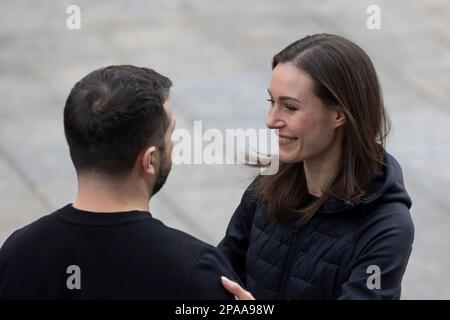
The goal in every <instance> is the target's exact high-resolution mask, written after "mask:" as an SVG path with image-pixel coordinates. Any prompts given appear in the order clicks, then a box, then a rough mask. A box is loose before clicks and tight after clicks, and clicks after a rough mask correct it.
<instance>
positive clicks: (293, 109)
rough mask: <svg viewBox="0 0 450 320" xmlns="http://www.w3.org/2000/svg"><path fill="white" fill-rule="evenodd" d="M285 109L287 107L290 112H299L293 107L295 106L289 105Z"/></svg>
mask: <svg viewBox="0 0 450 320" xmlns="http://www.w3.org/2000/svg"><path fill="white" fill-rule="evenodd" d="M284 107H285V108H286V109H288V110H289V111H295V110H297V108H296V107H293V106H291V105H289V104H286V105H284Z"/></svg>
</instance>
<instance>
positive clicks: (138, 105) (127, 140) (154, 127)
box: [64, 65, 172, 177]
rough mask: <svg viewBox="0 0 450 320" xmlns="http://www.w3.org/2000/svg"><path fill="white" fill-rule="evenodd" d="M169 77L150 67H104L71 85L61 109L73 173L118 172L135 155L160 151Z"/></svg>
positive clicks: (121, 172)
mask: <svg viewBox="0 0 450 320" xmlns="http://www.w3.org/2000/svg"><path fill="white" fill-rule="evenodd" d="M171 86H172V82H171V81H170V79H168V78H166V77H164V76H162V75H160V74H159V73H157V72H155V71H154V70H152V69H148V68H139V67H135V66H131V65H120V66H109V67H105V68H101V69H98V70H95V71H93V72H91V73H89V74H88V75H87V76H85V77H84V78H83V79H81V80H80V81H79V82H77V83H76V84H75V86H74V87H73V88H72V90H71V92H70V94H69V97H68V98H67V101H66V105H65V108H64V131H65V135H66V139H67V143H68V145H69V149H70V156H71V158H72V161H73V164H74V166H75V168H76V170H77V172H97V173H100V174H104V175H108V176H115V177H117V176H123V175H125V174H128V173H129V172H130V171H131V169H132V168H133V166H134V164H135V161H136V158H137V156H138V155H139V153H140V152H141V151H142V150H143V149H144V148H145V147H147V146H150V145H155V146H157V147H159V148H160V150H161V151H164V148H165V142H164V140H165V139H164V136H165V133H166V131H167V128H168V126H169V121H168V115H167V113H166V111H165V110H164V108H163V104H164V102H165V101H166V100H167V99H168V96H169V89H170V87H171Z"/></svg>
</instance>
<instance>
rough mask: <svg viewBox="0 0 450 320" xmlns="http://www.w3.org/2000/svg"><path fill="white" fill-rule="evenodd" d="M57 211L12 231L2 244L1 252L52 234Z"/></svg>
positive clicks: (56, 219)
mask: <svg viewBox="0 0 450 320" xmlns="http://www.w3.org/2000/svg"><path fill="white" fill-rule="evenodd" d="M57 212H58V210H57V211H54V212H52V213H50V214H47V215H44V216H42V217H40V218H38V219H36V220H35V221H33V222H31V223H29V224H27V225H25V226H23V227H21V228H19V229H17V230H16V231H14V232H13V233H12V234H11V235H10V236H9V237H8V238H7V239H6V240H5V242H4V243H3V246H2V247H1V248H2V251H3V250H5V249H6V248H8V247H10V246H17V245H23V244H25V243H34V241H35V240H37V239H36V238H39V236H44V235H45V234H47V235H48V234H49V233H50V232H52V229H54V228H55V226H56V225H57V221H58V218H57V214H58V213H57Z"/></svg>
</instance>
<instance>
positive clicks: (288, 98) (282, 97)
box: [279, 96, 301, 103]
mask: <svg viewBox="0 0 450 320" xmlns="http://www.w3.org/2000/svg"><path fill="white" fill-rule="evenodd" d="M279 99H280V100H281V101H283V100H294V101H297V102H298V103H301V101H300V100H298V99H296V98H292V97H287V96H281V97H279Z"/></svg>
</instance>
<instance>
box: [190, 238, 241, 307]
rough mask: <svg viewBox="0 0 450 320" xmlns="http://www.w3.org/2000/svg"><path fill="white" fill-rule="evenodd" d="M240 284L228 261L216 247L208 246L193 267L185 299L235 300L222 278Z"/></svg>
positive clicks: (201, 252)
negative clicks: (226, 288)
mask: <svg viewBox="0 0 450 320" xmlns="http://www.w3.org/2000/svg"><path fill="white" fill-rule="evenodd" d="M221 276H225V277H227V278H228V279H230V280H233V281H236V282H238V283H239V284H240V285H241V286H242V284H241V283H240V281H239V279H238V277H237V275H236V274H235V273H234V272H233V269H232V267H231V266H230V264H229V263H228V261H227V259H226V258H225V257H224V256H223V255H222V254H221V253H220V252H219V251H218V250H217V249H216V248H214V247H212V246H207V247H205V248H204V249H202V250H201V251H200V253H199V255H198V258H197V261H196V262H195V264H194V265H193V267H192V270H191V274H190V277H189V281H188V284H187V287H186V291H185V294H184V298H185V299H187V300H234V297H233V295H232V294H230V293H228V292H227V291H226V290H225V289H224V288H223V286H222V283H221V281H220V277H221Z"/></svg>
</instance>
